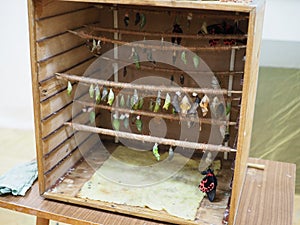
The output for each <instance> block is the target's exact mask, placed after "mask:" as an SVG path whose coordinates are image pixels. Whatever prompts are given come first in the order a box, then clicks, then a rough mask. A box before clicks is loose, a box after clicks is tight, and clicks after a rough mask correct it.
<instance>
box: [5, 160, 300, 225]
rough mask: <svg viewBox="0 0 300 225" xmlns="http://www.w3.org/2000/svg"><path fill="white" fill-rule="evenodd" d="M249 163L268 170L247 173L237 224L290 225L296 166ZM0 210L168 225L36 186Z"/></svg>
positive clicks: (72, 220) (68, 219)
mask: <svg viewBox="0 0 300 225" xmlns="http://www.w3.org/2000/svg"><path fill="white" fill-rule="evenodd" d="M249 162H250V163H258V164H263V165H265V166H266V169H265V170H264V171H262V170H253V169H249V170H248V171H247V176H246V180H245V182H246V184H247V185H246V186H245V187H247V188H245V189H244V190H243V195H242V196H243V197H242V199H241V202H240V205H239V210H238V213H237V218H236V221H237V223H236V224H239V225H241V224H247V225H265V224H272V225H291V224H292V223H291V220H292V212H293V198H294V180H295V165H293V164H288V163H280V162H274V161H267V160H259V159H253V158H250V159H249ZM254 191H256V193H254ZM278 203H279V204H278ZM0 207H1V208H6V209H10V210H14V211H18V212H22V213H26V214H30V215H35V216H38V217H40V218H45V219H49V220H55V221H58V222H63V223H68V224H73V225H77V224H78V225H79V224H80V225H100V224H105V225H107V224H132V225H145V224H147V225H158V224H167V223H164V222H157V221H153V220H150V219H143V218H138V217H132V216H130V215H123V214H118V213H113V212H108V211H104V210H100V209H92V208H90V207H85V206H78V205H73V204H66V203H62V202H57V201H51V200H46V199H44V198H43V197H41V196H40V195H39V191H38V183H37V182H36V183H35V184H34V185H33V187H32V188H31V189H30V190H29V191H28V192H27V194H26V196H25V197H15V196H12V195H6V196H2V197H0ZM216 224H217V223H216ZM220 224H221V223H220Z"/></svg>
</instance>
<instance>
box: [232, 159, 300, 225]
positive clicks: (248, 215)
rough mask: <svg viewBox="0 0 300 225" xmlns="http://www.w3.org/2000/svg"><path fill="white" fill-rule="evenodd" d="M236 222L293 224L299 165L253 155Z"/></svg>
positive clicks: (256, 224)
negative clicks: (253, 165)
mask: <svg viewBox="0 0 300 225" xmlns="http://www.w3.org/2000/svg"><path fill="white" fill-rule="evenodd" d="M249 162H251V163H255V164H262V165H265V169H264V170H259V169H253V168H248V169H247V175H246V179H245V184H244V188H243V191H242V196H241V199H240V202H239V205H238V211H237V216H236V218H235V224H247V225H260V224H272V225H275V224H276V225H292V218H293V206H294V193H295V178H296V174H295V171H296V165H294V164H289V163H282V162H274V161H268V160H260V159H254V158H250V159H249Z"/></svg>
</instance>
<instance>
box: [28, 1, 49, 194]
mask: <svg viewBox="0 0 300 225" xmlns="http://www.w3.org/2000/svg"><path fill="white" fill-rule="evenodd" d="M35 12H36V9H35V5H34V2H33V0H28V23H29V36H30V58H31V77H32V95H33V105H34V106H38V105H39V103H40V95H39V82H38V76H37V73H38V68H37V57H36V51H37V50H36V42H35V40H36V32H35V30H36V27H35V25H36V24H35V18H34V15H35ZM40 118H41V117H40V108H39V107H34V125H35V140H36V155H37V162H38V173H39V174H43V171H44V168H43V163H42V157H43V154H42V152H43V148H42V134H41V123H40ZM39 190H40V194H41V193H44V192H45V183H44V177H41V178H39Z"/></svg>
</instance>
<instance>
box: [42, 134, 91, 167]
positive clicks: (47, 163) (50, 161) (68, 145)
mask: <svg viewBox="0 0 300 225" xmlns="http://www.w3.org/2000/svg"><path fill="white" fill-rule="evenodd" d="M89 135H90V134H89V133H86V132H82V133H80V134H75V136H72V137H71V138H70V139H68V140H66V141H65V142H64V143H63V144H62V145H61V146H60V147H59V148H57V149H55V150H54V151H52V152H51V153H50V154H49V156H47V157H44V169H45V172H47V171H49V170H51V169H52V168H53V167H55V166H56V165H57V164H58V163H59V162H60V161H62V160H63V159H64V158H65V157H67V156H68V155H69V154H70V153H71V152H72V151H74V150H75V149H76V148H77V147H78V146H79V145H80V144H81V143H82V142H83V141H85V140H86V139H87V138H88V136H89Z"/></svg>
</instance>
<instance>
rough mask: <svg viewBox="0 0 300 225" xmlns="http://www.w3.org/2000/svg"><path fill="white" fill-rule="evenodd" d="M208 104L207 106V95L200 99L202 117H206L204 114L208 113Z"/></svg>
mask: <svg viewBox="0 0 300 225" xmlns="http://www.w3.org/2000/svg"><path fill="white" fill-rule="evenodd" d="M208 104H209V98H208V96H207V95H204V97H203V98H202V100H201V102H200V107H201V110H202V115H203V116H206V114H207V112H208Z"/></svg>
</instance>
